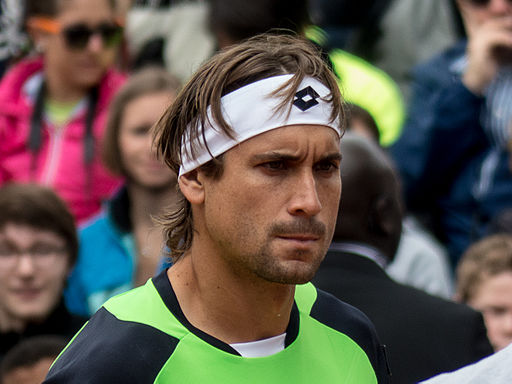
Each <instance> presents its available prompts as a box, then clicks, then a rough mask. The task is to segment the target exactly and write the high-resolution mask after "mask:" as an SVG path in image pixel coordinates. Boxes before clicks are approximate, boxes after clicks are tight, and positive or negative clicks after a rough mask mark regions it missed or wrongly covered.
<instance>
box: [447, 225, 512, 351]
mask: <svg viewBox="0 0 512 384" xmlns="http://www.w3.org/2000/svg"><path fill="white" fill-rule="evenodd" d="M457 298H458V300H460V301H462V302H464V303H467V304H469V305H470V306H472V307H473V308H475V309H476V310H478V311H481V312H482V314H483V315H484V320H485V325H486V326H487V335H488V336H489V340H490V341H491V344H492V346H493V347H494V349H495V350H496V351H499V350H500V349H503V348H505V347H506V346H507V345H509V344H510V343H511V342H512V235H510V234H502V235H493V236H489V237H486V238H483V239H482V240H480V241H479V242H477V243H475V244H473V245H471V247H469V248H468V250H467V251H466V252H465V253H464V255H463V256H462V259H461V261H460V264H459V266H458V268H457Z"/></svg>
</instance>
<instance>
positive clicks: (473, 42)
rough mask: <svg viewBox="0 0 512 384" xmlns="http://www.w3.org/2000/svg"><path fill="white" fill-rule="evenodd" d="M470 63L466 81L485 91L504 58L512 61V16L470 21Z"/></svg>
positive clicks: (473, 86) (473, 88) (468, 85)
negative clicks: (479, 21)
mask: <svg viewBox="0 0 512 384" xmlns="http://www.w3.org/2000/svg"><path fill="white" fill-rule="evenodd" d="M467 28H468V35H469V41H468V47H467V57H468V66H467V68H466V71H465V73H464V76H463V79H462V81H463V83H464V84H465V85H466V87H468V89H469V90H471V91H472V92H473V93H475V94H482V93H483V92H484V91H485V88H486V87H487V86H488V85H489V83H490V82H491V81H492V79H493V78H494V77H495V76H496V74H497V72H498V70H499V68H500V66H501V65H503V63H504V62H510V61H512V17H511V16H505V17H497V18H491V19H489V20H487V21H485V22H482V23H478V22H477V21H473V20H469V21H468V25H467Z"/></svg>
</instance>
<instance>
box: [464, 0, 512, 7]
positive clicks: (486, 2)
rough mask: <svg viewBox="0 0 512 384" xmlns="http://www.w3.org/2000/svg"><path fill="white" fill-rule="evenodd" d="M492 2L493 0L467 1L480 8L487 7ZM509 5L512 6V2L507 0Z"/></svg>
mask: <svg viewBox="0 0 512 384" xmlns="http://www.w3.org/2000/svg"><path fill="white" fill-rule="evenodd" d="M491 1H492V0H466V2H468V3H469V4H471V5H473V6H474V7H479V8H483V7H487V6H488V5H489V3H490V2H491ZM507 3H509V4H512V0H507Z"/></svg>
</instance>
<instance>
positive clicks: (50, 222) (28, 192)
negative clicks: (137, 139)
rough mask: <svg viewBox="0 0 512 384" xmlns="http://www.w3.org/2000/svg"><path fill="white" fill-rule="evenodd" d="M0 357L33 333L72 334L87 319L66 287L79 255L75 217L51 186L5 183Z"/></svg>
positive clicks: (0, 231)
mask: <svg viewBox="0 0 512 384" xmlns="http://www.w3.org/2000/svg"><path fill="white" fill-rule="evenodd" d="M0 212H1V215H0V360H1V359H2V358H3V356H4V355H5V354H6V353H7V352H8V351H9V350H10V349H11V348H12V347H14V346H15V345H16V344H17V343H19V342H20V341H21V340H24V339H26V338H28V337H31V336H37V335H62V336H65V337H67V338H68V340H69V339H70V338H71V337H72V336H73V334H74V333H75V332H76V331H77V330H78V329H80V327H81V326H82V325H83V323H84V322H85V320H86V319H85V318H82V317H79V316H74V315H71V314H70V313H69V312H68V311H67V309H66V308H65V306H64V301H63V299H62V292H63V289H64V285H65V282H66V278H67V276H68V274H69V271H70V270H71V268H72V266H73V264H74V263H75V260H76V258H77V254H78V239H77V234H76V230H75V225H74V222H73V217H72V215H71V213H70V212H69V210H68V209H67V207H66V205H65V203H64V202H63V201H62V200H61V199H60V198H59V197H58V196H57V195H56V194H55V193H54V192H53V191H52V190H51V189H49V188H46V187H42V186H39V185H36V184H9V185H6V186H3V187H0Z"/></svg>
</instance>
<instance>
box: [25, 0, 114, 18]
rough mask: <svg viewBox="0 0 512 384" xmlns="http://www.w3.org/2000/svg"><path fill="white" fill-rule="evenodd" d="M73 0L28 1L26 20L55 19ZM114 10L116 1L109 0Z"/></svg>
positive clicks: (26, 4)
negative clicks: (39, 17)
mask: <svg viewBox="0 0 512 384" xmlns="http://www.w3.org/2000/svg"><path fill="white" fill-rule="evenodd" d="M71 1H72V0H26V1H25V19H27V18H28V17H30V16H45V17H55V16H57V15H58V14H59V13H60V12H61V11H62V9H64V7H65V6H66V3H68V2H71ZM108 3H109V5H110V6H111V7H112V9H115V8H116V0H108Z"/></svg>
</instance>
